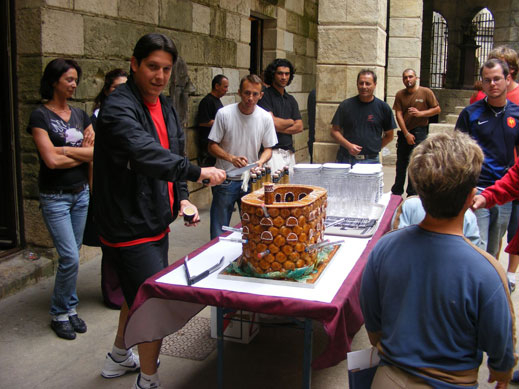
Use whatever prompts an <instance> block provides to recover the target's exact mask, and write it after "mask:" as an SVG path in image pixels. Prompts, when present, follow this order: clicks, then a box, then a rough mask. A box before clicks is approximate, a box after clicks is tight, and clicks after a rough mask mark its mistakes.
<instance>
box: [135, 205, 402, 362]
mask: <svg viewBox="0 0 519 389" xmlns="http://www.w3.org/2000/svg"><path fill="white" fill-rule="evenodd" d="M401 201H402V198H401V197H400V196H395V195H391V199H390V201H389V204H388V206H387V208H386V211H385V212H384V215H383V216H382V219H381V221H380V224H379V228H378V229H377V232H376V233H375V234H374V235H373V237H372V238H371V239H370V241H369V242H368V244H367V246H366V248H365V249H364V251H363V252H362V254H361V256H360V257H359V259H358V260H357V263H356V264H355V266H354V267H353V269H352V270H351V272H350V274H349V275H348V276H347V277H346V279H345V280H344V282H343V283H342V285H341V287H340V288H339V290H338V292H337V294H336V295H335V297H334V298H333V300H332V301H331V302H330V303H323V302H317V301H308V300H300V299H296V298H286V297H273V296H263V295H255V294H250V293H240V292H232V291H226V290H219V289H206V288H196V287H189V286H181V285H168V284H163V283H158V282H156V281H155V280H157V279H158V278H160V277H162V276H163V275H164V274H166V273H169V272H170V271H172V270H173V269H175V268H176V267H178V266H182V265H183V263H184V262H183V259H180V260H178V261H176V262H175V263H174V264H172V265H170V266H169V267H168V268H166V269H164V270H163V271H161V272H160V273H157V274H156V275H154V276H153V277H150V278H149V279H148V280H147V281H146V282H145V283H144V284H143V285H142V286H141V287H140V289H139V292H138V294H137V297H136V299H135V302H134V304H133V306H132V309H131V311H130V314H129V318H128V322H127V324H126V329H125V343H126V346H127V347H131V346H133V345H135V344H138V343H141V342H149V341H152V340H156V339H161V338H163V337H165V336H167V335H169V334H172V333H173V332H175V331H178V330H179V329H181V328H182V327H183V326H184V325H185V324H186V323H187V322H188V321H189V320H190V319H191V318H192V317H193V316H194V315H196V314H197V313H198V312H200V311H201V310H202V309H203V308H204V307H205V306H206V305H212V306H219V307H224V308H234V309H243V310H246V311H252V312H260V313H266V314H272V315H280V316H292V317H304V318H308V319H313V320H317V321H319V322H321V323H322V324H323V327H324V329H325V331H326V334H327V335H328V345H327V346H326V349H325V350H324V351H323V353H322V354H321V355H319V356H318V357H317V358H316V359H314V361H313V363H312V367H313V368H315V369H322V368H326V367H331V366H334V365H336V364H338V363H339V362H341V361H343V360H344V359H346V354H347V353H348V352H349V351H351V342H352V339H353V336H354V335H355V334H356V333H357V332H358V331H359V329H360V327H361V326H362V324H363V323H364V319H363V317H362V312H361V310H360V303H359V291H360V283H361V278H362V272H363V270H364V266H365V265H366V261H367V259H368V255H369V253H370V252H371V250H372V249H373V247H374V245H375V244H376V242H377V241H378V239H379V238H380V237H381V236H382V235H383V234H385V233H386V232H387V231H389V229H390V226H391V218H392V216H393V213H394V211H395V209H396V208H397V207H398V205H399V204H400V202H401ZM217 242H218V239H214V240H212V241H211V242H209V243H207V244H206V245H204V246H202V247H200V248H199V249H197V250H195V251H193V252H192V253H191V254H190V255H189V258H192V257H194V256H196V255H198V254H199V253H201V252H202V251H204V250H205V249H207V248H208V247H210V246H212V245H213V244H215V243H217Z"/></svg>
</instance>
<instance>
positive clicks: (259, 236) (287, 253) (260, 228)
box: [241, 184, 326, 274]
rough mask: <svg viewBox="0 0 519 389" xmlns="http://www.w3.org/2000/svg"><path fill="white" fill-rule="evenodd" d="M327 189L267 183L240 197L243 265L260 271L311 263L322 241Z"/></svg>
mask: <svg viewBox="0 0 519 389" xmlns="http://www.w3.org/2000/svg"><path fill="white" fill-rule="evenodd" d="M325 218H326V190H325V189H323V188H321V187H317V186H309V185H294V184H286V185H273V184H265V185H264V190H263V189H260V190H257V191H255V192H252V193H249V194H248V195H246V196H244V197H243V198H242V199H241V222H242V228H243V230H242V236H243V239H245V240H246V241H247V242H246V243H243V255H242V265H248V266H249V268H250V269H251V270H252V271H253V272H256V273H258V274H269V273H279V272H281V273H285V272H287V271H291V270H295V269H299V268H304V267H309V266H310V267H311V266H313V265H315V263H316V261H317V252H316V251H313V250H310V251H307V247H308V246H310V245H312V244H315V243H318V242H320V241H322V239H323V235H324V220H325Z"/></svg>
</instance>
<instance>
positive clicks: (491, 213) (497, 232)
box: [474, 189, 512, 257]
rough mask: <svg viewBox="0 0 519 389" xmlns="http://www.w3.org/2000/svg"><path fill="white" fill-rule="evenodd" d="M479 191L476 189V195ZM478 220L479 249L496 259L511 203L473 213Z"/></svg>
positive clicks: (510, 211)
mask: <svg viewBox="0 0 519 389" xmlns="http://www.w3.org/2000/svg"><path fill="white" fill-rule="evenodd" d="M480 193H481V190H480V189H478V194H480ZM474 213H475V214H476V218H477V219H478V227H479V235H480V236H481V248H482V249H483V250H486V252H487V253H489V254H490V255H492V256H494V257H496V256H497V254H498V252H499V244H500V242H501V239H502V238H503V236H504V235H505V232H506V229H507V228H508V222H509V221H510V215H511V213H512V203H511V202H509V203H506V204H503V205H496V206H494V207H492V208H490V209H486V208H483V209H478V210H476V211H475V212H474Z"/></svg>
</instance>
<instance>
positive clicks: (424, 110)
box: [391, 69, 441, 196]
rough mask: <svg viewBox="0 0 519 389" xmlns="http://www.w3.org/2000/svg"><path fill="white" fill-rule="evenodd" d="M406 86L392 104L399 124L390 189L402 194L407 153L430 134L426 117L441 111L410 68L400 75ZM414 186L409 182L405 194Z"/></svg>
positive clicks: (410, 192) (409, 153)
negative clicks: (394, 170) (393, 175)
mask: <svg viewBox="0 0 519 389" xmlns="http://www.w3.org/2000/svg"><path fill="white" fill-rule="evenodd" d="M402 81H403V82H404V86H405V88H404V89H402V90H400V91H398V93H397V94H396V97H395V102H394V104H393V109H394V110H395V113H396V121H397V122H398V126H399V127H400V131H398V139H397V142H396V176H395V183H394V184H393V187H392V188H391V192H392V193H393V194H396V195H402V194H403V193H404V183H405V177H406V175H407V165H409V156H410V155H411V152H412V151H413V149H414V148H415V147H416V146H417V145H418V144H420V143H421V142H422V141H423V140H424V139H425V138H427V134H428V133H429V118H430V117H431V116H434V115H438V114H439V113H440V111H441V109H440V106H439V104H438V100H436V97H435V96H434V93H433V92H432V91H431V90H430V89H429V88H425V87H423V86H420V85H418V77H417V76H416V72H415V71H414V70H413V69H406V70H404V72H403V74H402ZM415 194H416V192H415V191H414V189H413V185H412V184H411V182H409V181H408V183H407V195H408V196H412V195H415Z"/></svg>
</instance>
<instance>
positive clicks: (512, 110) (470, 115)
mask: <svg viewBox="0 0 519 389" xmlns="http://www.w3.org/2000/svg"><path fill="white" fill-rule="evenodd" d="M509 73H510V72H509V68H508V65H507V64H506V62H503V61H501V60H500V59H495V58H494V59H489V60H488V61H487V62H485V64H484V65H483V67H482V68H481V70H480V76H481V79H482V81H483V91H484V92H485V94H486V95H487V97H486V98H485V99H483V100H479V101H477V102H475V103H474V104H472V105H469V106H468V107H467V108H465V109H464V110H463V111H462V112H461V114H460V116H459V118H458V121H457V123H456V128H457V129H458V130H460V131H463V132H467V133H468V134H469V135H470V136H471V137H472V138H474V139H475V140H476V142H478V144H479V146H480V147H481V148H482V149H483V152H484V153H485V160H484V162H483V168H482V170H481V175H480V177H479V181H478V190H479V192H481V191H482V190H483V189H485V188H486V187H488V186H490V185H493V184H494V182H495V181H496V180H499V179H500V178H501V177H503V176H504V175H505V173H506V172H507V171H508V169H509V168H510V167H511V166H512V165H513V164H514V147H515V146H516V145H518V144H519V106H517V105H515V104H513V103H511V102H510V101H509V100H507V99H506V91H507V86H508V84H509V83H510V74H509ZM511 211H512V203H507V204H504V205H496V206H495V207H493V208H491V209H478V210H477V211H476V212H475V213H476V217H477V219H478V227H479V232H480V234H481V241H482V244H483V248H485V250H486V251H487V252H488V253H489V254H491V255H493V256H494V257H495V256H497V254H498V252H499V243H500V241H501V238H502V237H503V235H504V234H505V232H506V228H507V226H508V222H509V220H510V213H511Z"/></svg>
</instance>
